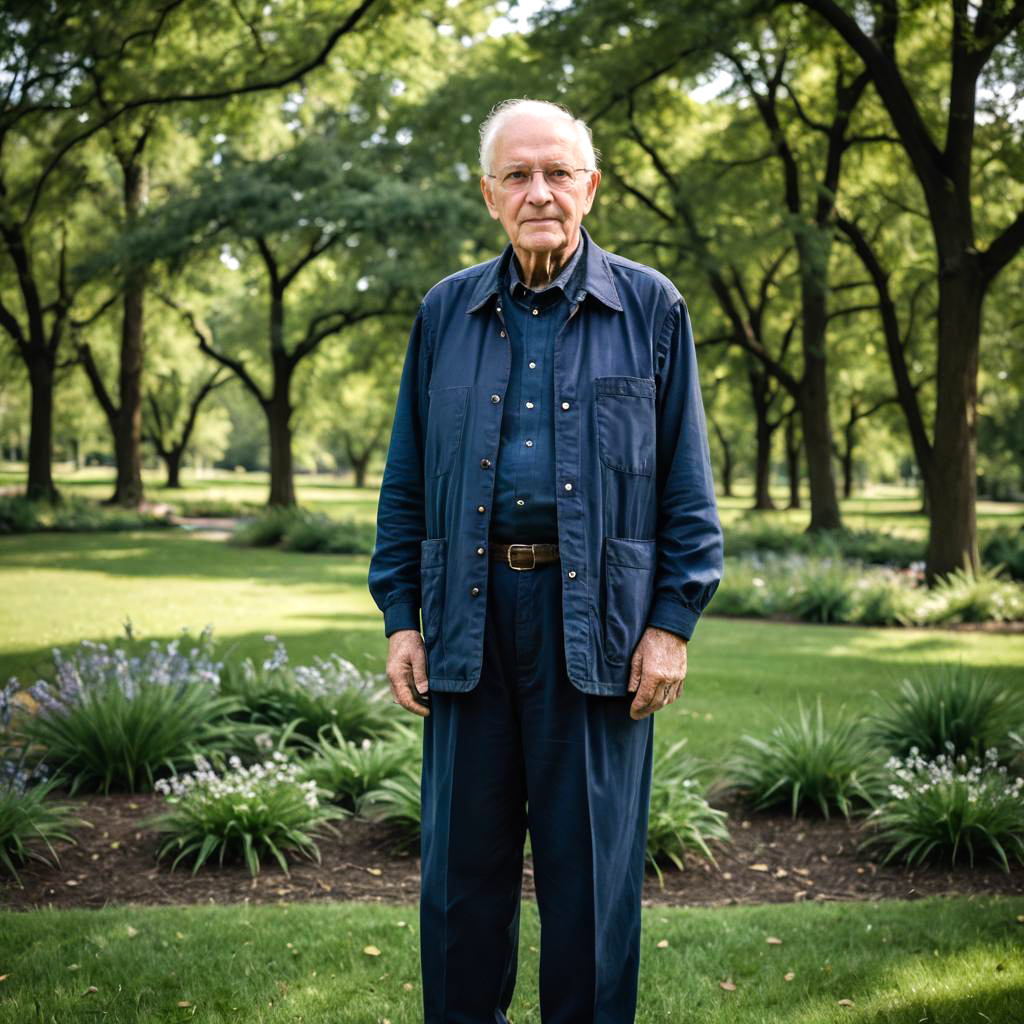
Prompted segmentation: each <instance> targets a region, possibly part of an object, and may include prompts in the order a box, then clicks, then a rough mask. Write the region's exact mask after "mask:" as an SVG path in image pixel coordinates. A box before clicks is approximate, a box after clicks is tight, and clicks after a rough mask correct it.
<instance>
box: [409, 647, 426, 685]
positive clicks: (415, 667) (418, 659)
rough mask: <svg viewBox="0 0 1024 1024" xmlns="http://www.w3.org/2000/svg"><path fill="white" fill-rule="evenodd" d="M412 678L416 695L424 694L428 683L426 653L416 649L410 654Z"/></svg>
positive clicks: (419, 648) (421, 649)
mask: <svg viewBox="0 0 1024 1024" xmlns="http://www.w3.org/2000/svg"><path fill="white" fill-rule="evenodd" d="M412 678H413V683H414V684H415V686H416V692H417V693H421V694H422V693H426V692H427V687H428V686H429V685H430V681H429V680H428V679H427V652H426V651H425V650H424V648H422V647H416V648H414V649H413V652H412Z"/></svg>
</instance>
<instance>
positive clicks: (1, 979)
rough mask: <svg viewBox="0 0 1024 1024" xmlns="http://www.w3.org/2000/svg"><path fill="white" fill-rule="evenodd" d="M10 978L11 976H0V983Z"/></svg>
mask: <svg viewBox="0 0 1024 1024" xmlns="http://www.w3.org/2000/svg"><path fill="white" fill-rule="evenodd" d="M9 977H10V975H9V974H0V981H6V980H7V979H8V978H9Z"/></svg>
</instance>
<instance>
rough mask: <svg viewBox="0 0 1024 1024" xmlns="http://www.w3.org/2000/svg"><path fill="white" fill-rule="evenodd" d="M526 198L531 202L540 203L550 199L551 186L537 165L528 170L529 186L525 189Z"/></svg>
mask: <svg viewBox="0 0 1024 1024" xmlns="http://www.w3.org/2000/svg"><path fill="white" fill-rule="evenodd" d="M526 198H527V200H528V201H529V202H531V203H536V204H538V205H542V204H544V203H547V202H549V201H550V200H551V186H550V185H548V181H547V178H545V177H544V172H543V171H542V170H541V169H540V168H539V167H538V168H537V169H536V170H535V171H531V172H530V187H529V188H528V189H527V190H526Z"/></svg>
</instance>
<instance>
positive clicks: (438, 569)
mask: <svg viewBox="0 0 1024 1024" xmlns="http://www.w3.org/2000/svg"><path fill="white" fill-rule="evenodd" d="M447 560H448V541H447V540H446V539H445V538H444V537H437V538H433V539H431V540H424V541H421V542H420V608H421V611H422V615H423V642H424V643H425V644H427V645H428V646H429V645H430V644H432V643H434V641H435V640H437V638H438V636H439V635H440V633H441V622H442V620H443V618H444V586H445V577H446V575H447V572H446V567H447Z"/></svg>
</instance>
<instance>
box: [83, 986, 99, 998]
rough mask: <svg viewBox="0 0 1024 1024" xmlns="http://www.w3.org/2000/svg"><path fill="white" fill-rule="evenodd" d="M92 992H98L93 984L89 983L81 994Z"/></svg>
mask: <svg viewBox="0 0 1024 1024" xmlns="http://www.w3.org/2000/svg"><path fill="white" fill-rule="evenodd" d="M93 992H99V989H98V988H97V987H96V986H95V985H90V986H89V987H88V988H87V989H86V990H85V991H84V992H83V993H82V995H83V996H89V995H92V993H93Z"/></svg>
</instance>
